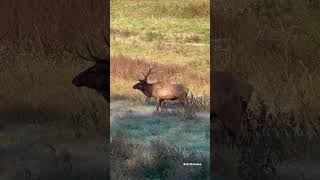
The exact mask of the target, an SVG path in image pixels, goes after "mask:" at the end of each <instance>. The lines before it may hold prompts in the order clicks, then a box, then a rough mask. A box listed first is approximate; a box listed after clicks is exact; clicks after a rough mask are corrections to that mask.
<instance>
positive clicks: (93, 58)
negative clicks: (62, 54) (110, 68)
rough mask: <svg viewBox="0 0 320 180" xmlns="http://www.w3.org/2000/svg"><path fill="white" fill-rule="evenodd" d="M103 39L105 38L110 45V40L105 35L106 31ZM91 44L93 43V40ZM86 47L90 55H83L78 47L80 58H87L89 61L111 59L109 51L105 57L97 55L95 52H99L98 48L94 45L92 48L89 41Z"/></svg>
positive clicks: (77, 51)
mask: <svg viewBox="0 0 320 180" xmlns="http://www.w3.org/2000/svg"><path fill="white" fill-rule="evenodd" d="M103 39H104V41H105V43H106V45H107V46H108V47H110V44H109V41H108V39H107V37H106V36H105V33H103ZM90 44H93V43H92V41H91V43H90ZM86 49H87V53H88V55H89V57H88V56H84V55H82V54H81V53H80V52H79V50H78V49H76V53H77V55H78V56H79V57H80V58H82V59H84V60H87V61H94V62H106V61H108V60H109V53H107V55H106V57H104V58H101V57H98V56H97V55H95V54H97V49H95V48H94V47H92V48H91V47H90V45H89V44H88V43H87V44H86Z"/></svg>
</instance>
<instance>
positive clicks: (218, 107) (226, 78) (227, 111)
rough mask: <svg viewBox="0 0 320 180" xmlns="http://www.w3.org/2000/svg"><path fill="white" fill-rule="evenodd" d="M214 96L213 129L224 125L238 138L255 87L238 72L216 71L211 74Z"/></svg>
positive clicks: (212, 108) (212, 107) (212, 109)
mask: <svg viewBox="0 0 320 180" xmlns="http://www.w3.org/2000/svg"><path fill="white" fill-rule="evenodd" d="M211 78H212V80H213V84H212V86H211V88H213V91H212V92H213V95H212V96H213V98H212V102H211V113H212V115H213V119H212V120H211V121H212V130H213V131H216V130H217V129H218V128H219V126H221V124H222V125H224V127H225V128H226V129H227V130H228V131H229V132H230V133H231V135H232V136H233V137H235V138H236V139H238V138H239V136H240V135H241V129H242V122H241V121H242V117H243V116H244V114H245V113H246V109H247V105H248V103H249V101H250V98H251V95H252V92H253V87H252V86H251V85H250V84H249V83H248V82H247V81H245V80H243V79H241V78H240V77H239V75H238V74H236V73H231V72H214V73H212V76H211Z"/></svg>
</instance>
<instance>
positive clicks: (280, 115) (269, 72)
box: [213, 0, 320, 179]
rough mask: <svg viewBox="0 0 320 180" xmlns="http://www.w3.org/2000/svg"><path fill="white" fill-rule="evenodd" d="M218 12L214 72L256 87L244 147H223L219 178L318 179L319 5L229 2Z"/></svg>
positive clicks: (221, 4) (218, 4)
mask: <svg viewBox="0 0 320 180" xmlns="http://www.w3.org/2000/svg"><path fill="white" fill-rule="evenodd" d="M214 12H215V13H214V15H213V18H214V19H215V20H214V21H213V23H214V24H213V27H214V31H213V32H214V38H215V39H214V44H215V46H214V49H215V54H214V65H213V67H214V69H216V70H226V71H236V72H240V73H241V74H242V76H243V77H246V78H247V79H248V80H249V81H250V82H251V83H252V84H253V85H254V87H255V92H254V93H255V94H254V98H253V101H252V102H251V103H250V109H251V110H250V111H249V115H248V119H247V120H248V122H247V123H248V129H247V131H246V134H245V137H244V140H243V142H242V143H240V145H239V146H238V147H232V146H230V145H228V144H230V143H222V145H221V144H220V143H219V142H218V145H217V147H219V148H218V150H217V154H216V156H217V161H216V163H215V166H214V167H216V169H215V170H216V173H215V174H216V175H217V176H221V177H225V178H227V177H229V178H232V179H239V178H240V177H241V179H268V178H269V179H277V178H278V179H303V178H309V179H318V178H319V177H318V176H316V175H312V173H311V171H313V170H314V169H318V167H319V158H318V157H317V155H315V154H314V153H313V152H315V151H317V150H318V149H319V146H317V145H316V144H318V143H319V141H318V140H317V139H319V129H320V127H319V107H320V106H319V96H318V94H319V87H318V84H319V80H320V79H319V78H318V76H317V74H318V73H319V69H320V68H319V55H320V54H319V52H320V51H319V38H318V36H319V32H318V31H317V29H319V22H318V19H319V17H320V14H319V1H312V0H311V1H309V0H297V1H293V0H282V1H273V0H272V1H265V0H258V1H251V0H241V1H231V0H224V1H215V3H214ZM219 144H220V145H219ZM226 144H227V145H226ZM310 164H312V165H311V166H309V165H310ZM292 166H295V168H294V169H291V170H288V169H290V167H292ZM305 166H308V167H309V168H307V169H305V170H303V169H304V167H305ZM238 167H240V169H239V171H238V170H237V169H238ZM238 172H239V173H238ZM300 173H301V174H302V175H301V174H300ZM301 176H303V177H301Z"/></svg>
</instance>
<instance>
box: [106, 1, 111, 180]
mask: <svg viewBox="0 0 320 180" xmlns="http://www.w3.org/2000/svg"><path fill="white" fill-rule="evenodd" d="M105 1H106V13H105V23H106V27H105V28H106V36H105V37H106V38H107V41H108V42H109V46H107V54H109V61H108V67H109V68H108V70H107V71H108V72H107V77H108V82H110V46H111V44H110V0H105ZM107 89H108V91H107V93H108V94H107V102H109V106H108V108H109V111H108V112H109V114H107V123H106V124H107V125H106V143H108V144H110V83H108V84H107ZM108 147H111V146H108ZM110 151H111V148H108V149H107V152H106V153H107V154H106V179H107V180H109V179H110Z"/></svg>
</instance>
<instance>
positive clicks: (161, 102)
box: [160, 100, 164, 112]
mask: <svg viewBox="0 0 320 180" xmlns="http://www.w3.org/2000/svg"><path fill="white" fill-rule="evenodd" d="M163 105H164V101H163V100H161V101H160V108H161V112H162V110H163Z"/></svg>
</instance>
